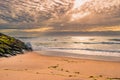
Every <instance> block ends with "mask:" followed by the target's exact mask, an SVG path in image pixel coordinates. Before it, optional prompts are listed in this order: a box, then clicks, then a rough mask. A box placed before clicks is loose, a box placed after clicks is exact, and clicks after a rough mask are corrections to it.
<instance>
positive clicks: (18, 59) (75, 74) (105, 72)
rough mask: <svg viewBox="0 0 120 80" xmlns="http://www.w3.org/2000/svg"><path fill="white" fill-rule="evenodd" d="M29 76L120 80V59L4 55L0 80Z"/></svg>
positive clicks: (35, 79)
mask: <svg viewBox="0 0 120 80" xmlns="http://www.w3.org/2000/svg"><path fill="white" fill-rule="evenodd" d="M41 53H42V52H41ZM26 78H27V79H28V80H94V79H96V80H120V62H111V61H98V60H88V59H78V58H69V57H56V56H46V55H42V54H39V53H36V52H27V53H25V54H20V55H17V56H13V57H9V58H0V80H8V79H10V80H25V79H26ZM115 78H116V79H115Z"/></svg>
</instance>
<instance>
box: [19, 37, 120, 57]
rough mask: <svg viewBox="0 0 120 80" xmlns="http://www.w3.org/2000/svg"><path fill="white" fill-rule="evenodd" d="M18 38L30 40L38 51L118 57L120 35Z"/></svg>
mask: <svg viewBox="0 0 120 80" xmlns="http://www.w3.org/2000/svg"><path fill="white" fill-rule="evenodd" d="M20 39H21V40H23V41H25V42H30V43H31V44H32V47H33V50H34V51H38V52H39V51H57V52H63V53H64V52H67V54H68V55H69V54H77V55H91V56H92V55H93V56H108V57H120V37H118V36H117V37H115V36H112V37H110V36H109V37H108V36H107V37H106V36H44V37H43V36H42V37H29V38H28V37H24V38H20ZM63 53H62V54H63ZM59 54H60V53H59ZM59 54H58V55H59Z"/></svg>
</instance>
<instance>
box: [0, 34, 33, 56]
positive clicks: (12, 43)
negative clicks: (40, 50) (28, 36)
mask: <svg viewBox="0 0 120 80" xmlns="http://www.w3.org/2000/svg"><path fill="white" fill-rule="evenodd" d="M23 51H32V47H31V48H29V46H28V45H26V44H25V43H24V42H22V41H20V40H18V39H15V38H14V37H10V36H7V35H4V34H2V33H0V57H9V56H14V55H16V54H21V53H23Z"/></svg>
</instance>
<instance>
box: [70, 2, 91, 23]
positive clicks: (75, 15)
mask: <svg viewBox="0 0 120 80" xmlns="http://www.w3.org/2000/svg"><path fill="white" fill-rule="evenodd" d="M88 1H90V0H75V2H74V6H73V9H72V15H71V21H75V20H79V19H81V18H84V17H85V16H87V15H89V14H90V12H84V11H81V7H82V5H84V4H85V3H86V2H88Z"/></svg>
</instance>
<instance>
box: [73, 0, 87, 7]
mask: <svg viewBox="0 0 120 80" xmlns="http://www.w3.org/2000/svg"><path fill="white" fill-rule="evenodd" d="M87 1H88V0H75V2H74V7H73V9H76V8H79V7H80V6H82V5H83V4H84V3H85V2H87Z"/></svg>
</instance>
